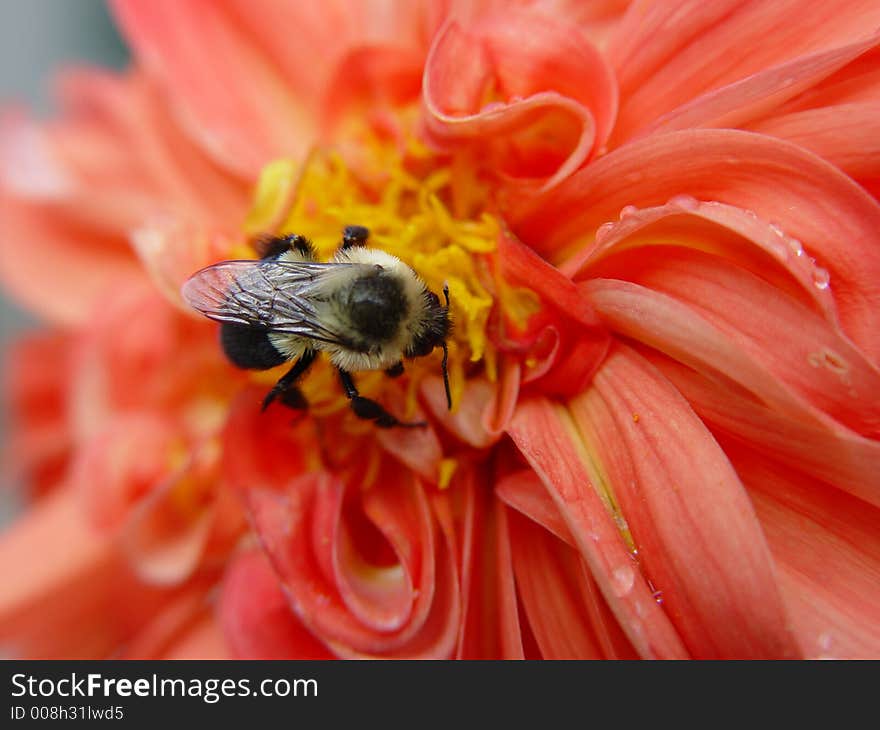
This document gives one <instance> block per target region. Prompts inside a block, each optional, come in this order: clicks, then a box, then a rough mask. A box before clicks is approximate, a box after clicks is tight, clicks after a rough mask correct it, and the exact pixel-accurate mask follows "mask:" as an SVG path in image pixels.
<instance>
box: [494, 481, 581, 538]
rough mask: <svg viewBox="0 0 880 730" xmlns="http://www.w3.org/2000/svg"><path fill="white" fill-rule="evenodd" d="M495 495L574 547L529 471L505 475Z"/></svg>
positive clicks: (570, 535)
mask: <svg viewBox="0 0 880 730" xmlns="http://www.w3.org/2000/svg"><path fill="white" fill-rule="evenodd" d="M495 494H496V495H497V496H498V498H499V499H500V500H501V501H502V502H504V504H506V505H508V506H510V507H513V508H514V509H515V510H517V511H518V512H520V513H522V514H524V515H525V516H526V517H528V518H529V519H530V520H532V521H534V522H537V523H538V524H539V525H541V527H543V528H544V529H545V530H547V531H548V532H550V533H552V534H553V535H555V536H556V537H558V538H559V539H560V540H562V541H563V542H566V543H568V544H569V545H571V546H573V547H576V546H577V543H576V542H575V539H574V537H573V536H572V534H571V531H570V530H569V529H568V525H566V523H565V519H564V518H563V516H562V514H561V513H560V512H559V509H557V507H556V505H555V504H554V502H553V499H552V498H551V497H550V495H549V494H547V489H546V488H545V487H544V484H543V483H542V482H541V480H540V479H539V478H538V475H537V474H535V472H533V471H532V470H531V469H523V470H521V471H517V472H512V473H510V474H507V475H505V476H504V477H503V478H502V479H501V480H499V481H498V483H497V484H496V485H495Z"/></svg>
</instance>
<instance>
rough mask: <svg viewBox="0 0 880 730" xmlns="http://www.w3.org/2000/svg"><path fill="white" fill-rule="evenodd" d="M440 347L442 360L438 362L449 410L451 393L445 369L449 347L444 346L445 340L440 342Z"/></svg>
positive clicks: (447, 373)
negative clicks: (441, 371)
mask: <svg viewBox="0 0 880 730" xmlns="http://www.w3.org/2000/svg"><path fill="white" fill-rule="evenodd" d="M440 347H442V348H443V362H442V363H441V364H440V367H441V368H442V370H443V386H444V387H445V388H446V406H447V407H448V408H449V410H450V411H451V410H452V394H451V393H450V392H449V371H448V370H447V369H446V364H447V363H448V362H449V348H448V347H447V346H446V340H443V342H441V343H440Z"/></svg>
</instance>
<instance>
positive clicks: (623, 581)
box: [611, 565, 636, 597]
mask: <svg viewBox="0 0 880 730" xmlns="http://www.w3.org/2000/svg"><path fill="white" fill-rule="evenodd" d="M635 581H636V574H635V572H634V571H633V569H632V568H630V567H629V566H628V565H621V566H619V567H617V568H615V569H614V570H613V571H612V572H611V588H612V589H613V590H614V593H615V595H617V596H618V597H621V596H625V595H626V594H627V593H629V592H630V591H631V590H632V587H633V584H634V583H635Z"/></svg>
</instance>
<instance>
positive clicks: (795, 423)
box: [646, 351, 880, 505]
mask: <svg viewBox="0 0 880 730" xmlns="http://www.w3.org/2000/svg"><path fill="white" fill-rule="evenodd" d="M646 354H647V355H648V356H649V358H650V359H651V361H652V362H653V364H654V365H655V366H656V367H657V368H658V369H660V370H661V371H662V372H663V374H664V375H665V376H666V377H667V378H668V379H669V380H670V381H671V382H672V383H673V384H674V385H675V387H676V388H678V390H679V391H680V392H681V393H682V394H683V395H684V396H685V398H687V400H688V402H689V403H690V404H691V406H692V407H693V409H694V410H695V411H696V412H697V413H698V414H699V416H700V417H701V418H702V419H703V420H704V421H705V422H706V423H707V424H708V425H709V426H710V427H711V428H712V429H713V431H715V432H719V433H722V434H728V435H731V436H733V437H735V438H736V439H738V440H744V441H746V442H747V443H749V444H750V445H751V446H752V448H754V449H755V450H757V451H760V452H761V453H763V454H766V455H768V456H771V457H773V458H774V459H776V460H778V461H780V462H781V463H784V464H785V465H786V466H788V467H789V468H791V469H793V470H796V471H798V472H800V473H802V474H803V475H805V476H812V477H817V478H820V479H823V480H825V481H826V482H827V483H829V484H831V485H833V486H835V487H837V488H838V489H841V490H843V491H845V492H848V493H850V494H852V495H854V496H856V497H858V498H860V499H862V500H865V501H866V502H868V503H870V504H873V505H880V492H878V489H877V479H876V474H877V473H878V471H880V442H877V441H875V440H872V439H867V438H864V437H863V436H859V435H858V434H856V433H853V432H852V431H850V430H848V429H846V428H844V427H842V426H841V425H840V424H838V423H837V422H836V421H834V420H832V419H830V418H828V417H823V416H822V414H820V413H818V412H816V411H810V410H806V411H800V412H794V413H790V414H787V413H780V412H779V411H778V410H776V409H774V408H772V407H769V406H767V405H764V404H763V403H760V402H758V401H756V400H755V399H754V398H753V397H751V396H747V397H743V392H742V390H741V389H740V388H738V387H736V386H732V385H731V384H730V383H721V382H719V380H718V378H717V377H712V378H711V379H710V378H709V377H707V376H703V375H700V374H699V373H697V372H696V371H695V370H693V369H692V368H691V367H689V366H687V365H682V364H680V363H677V362H675V361H673V360H672V359H670V358H668V357H665V356H662V355H658V354H657V353H656V352H654V351H650V352H648V353H646Z"/></svg>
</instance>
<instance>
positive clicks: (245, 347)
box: [220, 322, 288, 370]
mask: <svg viewBox="0 0 880 730" xmlns="http://www.w3.org/2000/svg"><path fill="white" fill-rule="evenodd" d="M220 344H221V345H222V346H223V352H225V353H226V357H228V358H229V360H230V362H232V364H233V365H235V366H236V367H239V368H244V369H246V370H268V369H269V368H274V367H275V366H277V365H280V364H281V363H283V362H287V360H288V358H287V357H285V356H284V355H282V354H281V353H280V352H278V350H277V349H276V348H275V346H274V345H273V344H272V342H271V341H270V340H269V333H268V332H267V331H266V330H262V329H258V328H256V327H248V326H247V325H243V324H233V323H231V322H223V323H221V325H220Z"/></svg>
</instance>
